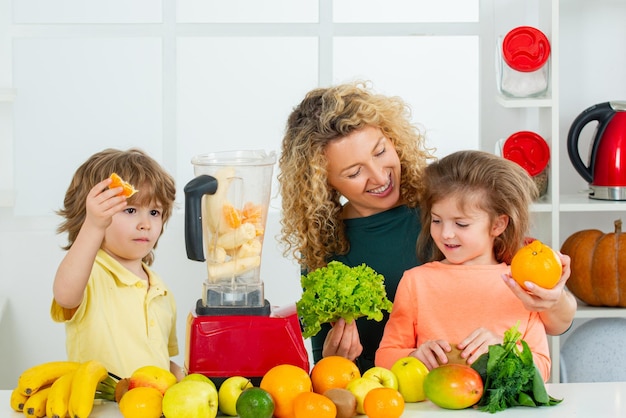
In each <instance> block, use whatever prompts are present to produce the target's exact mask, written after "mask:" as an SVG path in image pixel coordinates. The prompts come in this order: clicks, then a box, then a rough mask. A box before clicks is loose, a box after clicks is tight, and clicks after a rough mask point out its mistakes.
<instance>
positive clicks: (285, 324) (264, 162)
mask: <svg viewBox="0 0 626 418" xmlns="http://www.w3.org/2000/svg"><path fill="white" fill-rule="evenodd" d="M191 162H192V164H193V167H194V175H195V177H194V178H193V179H192V180H190V181H189V182H188V183H187V184H186V185H185V189H184V191H185V245H186V249H187V258H189V259H191V260H196V261H206V266H207V276H206V279H205V280H204V282H203V284H202V297H201V298H199V299H198V300H197V302H196V305H195V309H194V310H192V311H191V312H190V314H189V316H188V318H187V339H188V341H187V345H186V352H185V368H186V370H187V372H188V373H201V374H203V375H205V376H207V377H209V378H211V379H212V380H213V381H214V382H215V383H216V384H217V385H219V384H221V383H222V382H223V381H224V380H225V379H226V378H228V377H231V376H243V377H247V378H249V379H250V380H251V381H252V383H253V384H255V385H258V384H259V383H260V380H261V378H262V377H263V375H264V374H265V373H266V372H267V371H268V370H269V369H271V368H272V367H274V366H276V365H279V364H293V365H296V366H299V367H301V368H303V369H304V370H306V371H307V372H308V371H309V359H308V353H307V351H306V348H305V347H304V340H303V338H302V333H301V328H300V322H299V320H298V317H297V313H296V309H295V303H294V304H292V305H288V306H284V307H273V306H272V305H270V303H269V301H268V300H266V299H265V295H264V288H263V281H262V280H261V277H260V271H261V268H260V266H261V252H262V249H263V238H264V236H265V224H266V221H267V211H268V207H269V200H270V190H271V181H272V171H273V167H274V164H275V162H276V154H275V153H274V152H271V153H269V154H267V153H266V152H265V151H261V150H256V151H226V152H215V153H209V154H201V155H197V156H195V157H193V158H192V160H191Z"/></svg>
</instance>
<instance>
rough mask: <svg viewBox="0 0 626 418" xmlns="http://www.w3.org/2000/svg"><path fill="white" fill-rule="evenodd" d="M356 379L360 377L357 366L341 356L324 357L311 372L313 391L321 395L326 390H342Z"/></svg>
mask: <svg viewBox="0 0 626 418" xmlns="http://www.w3.org/2000/svg"><path fill="white" fill-rule="evenodd" d="M357 377H361V372H360V371H359V368H358V367H357V365H356V364H354V362H352V361H350V360H348V359H347V358H345V357H341V356H328V357H324V358H323V359H321V360H320V361H318V362H317V363H315V366H313V369H312V370H311V382H312V383H313V391H314V392H316V393H322V394H323V393H324V392H326V391H327V390H328V389H333V388H341V389H343V388H345V387H346V386H347V385H348V383H349V382H350V381H351V380H354V379H356V378H357Z"/></svg>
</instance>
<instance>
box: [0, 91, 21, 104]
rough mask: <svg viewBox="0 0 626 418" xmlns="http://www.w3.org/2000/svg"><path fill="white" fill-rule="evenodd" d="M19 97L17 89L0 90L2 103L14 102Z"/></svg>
mask: <svg viewBox="0 0 626 418" xmlns="http://www.w3.org/2000/svg"><path fill="white" fill-rule="evenodd" d="M16 95H17V91H16V90H15V89H9V88H0V102H13V101H14V100H15V97H16Z"/></svg>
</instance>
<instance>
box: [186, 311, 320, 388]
mask: <svg viewBox="0 0 626 418" xmlns="http://www.w3.org/2000/svg"><path fill="white" fill-rule="evenodd" d="M187 339H188V341H187V349H186V353H185V367H186V369H187V372H188V373H201V374H203V375H205V376H207V377H209V378H210V379H211V380H213V382H214V383H215V384H216V385H217V386H218V387H219V385H221V383H222V382H223V381H224V380H226V379H227V378H229V377H231V376H243V377H247V378H249V379H250V380H251V381H252V383H253V384H254V385H255V386H258V385H259V383H260V382H261V378H262V377H263V375H265V373H266V372H267V371H268V370H269V369H271V368H272V367H274V366H277V365H279V364H292V365H294V366H298V367H301V368H302V369H304V370H306V371H307V373H308V372H309V371H310V370H309V356H308V353H307V351H306V348H305V347H304V340H303V338H302V332H301V330H300V323H299V321H298V317H297V314H296V309H295V305H292V306H291V305H290V306H288V307H285V308H281V309H279V310H273V312H272V313H271V315H269V316H268V315H261V316H259V315H241V314H237V315H198V314H197V313H195V312H192V313H190V314H189V316H188V318H187Z"/></svg>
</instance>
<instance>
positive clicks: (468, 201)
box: [417, 151, 539, 264]
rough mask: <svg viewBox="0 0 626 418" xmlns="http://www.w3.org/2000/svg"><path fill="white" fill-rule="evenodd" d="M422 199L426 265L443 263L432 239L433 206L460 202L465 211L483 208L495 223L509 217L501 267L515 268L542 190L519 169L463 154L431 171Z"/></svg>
mask: <svg viewBox="0 0 626 418" xmlns="http://www.w3.org/2000/svg"><path fill="white" fill-rule="evenodd" d="M424 177H425V188H424V191H423V194H422V197H421V217H422V230H421V232H420V235H419V237H418V239H417V254H418V258H420V257H421V258H420V259H421V260H430V261H433V260H443V259H444V256H443V253H442V252H441V251H440V250H439V249H438V248H437V246H436V245H435V244H434V242H433V240H432V238H431V236H430V225H431V223H432V216H431V209H432V207H433V205H434V204H435V203H436V202H438V201H441V200H442V199H444V198H447V197H455V198H457V199H458V201H459V205H460V207H461V208H465V207H467V206H468V205H477V206H478V208H479V209H481V210H484V211H485V212H486V213H487V214H488V215H489V218H490V219H491V221H492V222H494V221H495V220H496V218H497V217H498V216H500V215H507V216H508V218H509V222H508V225H507V227H506V229H505V230H504V232H503V233H502V234H500V236H498V237H496V239H495V241H494V255H495V257H496V260H497V261H498V262H504V263H507V264H510V263H511V259H512V258H513V255H514V254H515V253H516V252H517V250H519V249H520V248H521V247H522V246H523V245H524V239H525V238H526V237H527V234H528V232H529V231H530V204H531V203H532V202H533V200H535V199H537V197H538V196H539V191H538V189H537V186H536V185H535V183H534V181H533V180H532V178H531V177H530V175H529V174H528V173H527V172H526V171H525V170H524V169H523V168H522V167H520V166H519V165H518V164H516V163H514V162H512V161H509V160H506V159H504V158H502V157H499V156H496V155H494V154H490V153H488V152H484V151H458V152H455V153H453V154H450V155H448V156H446V157H444V158H442V159H441V160H439V161H437V162H435V163H432V164H430V165H429V166H428V168H427V169H426V173H425V176H424Z"/></svg>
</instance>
